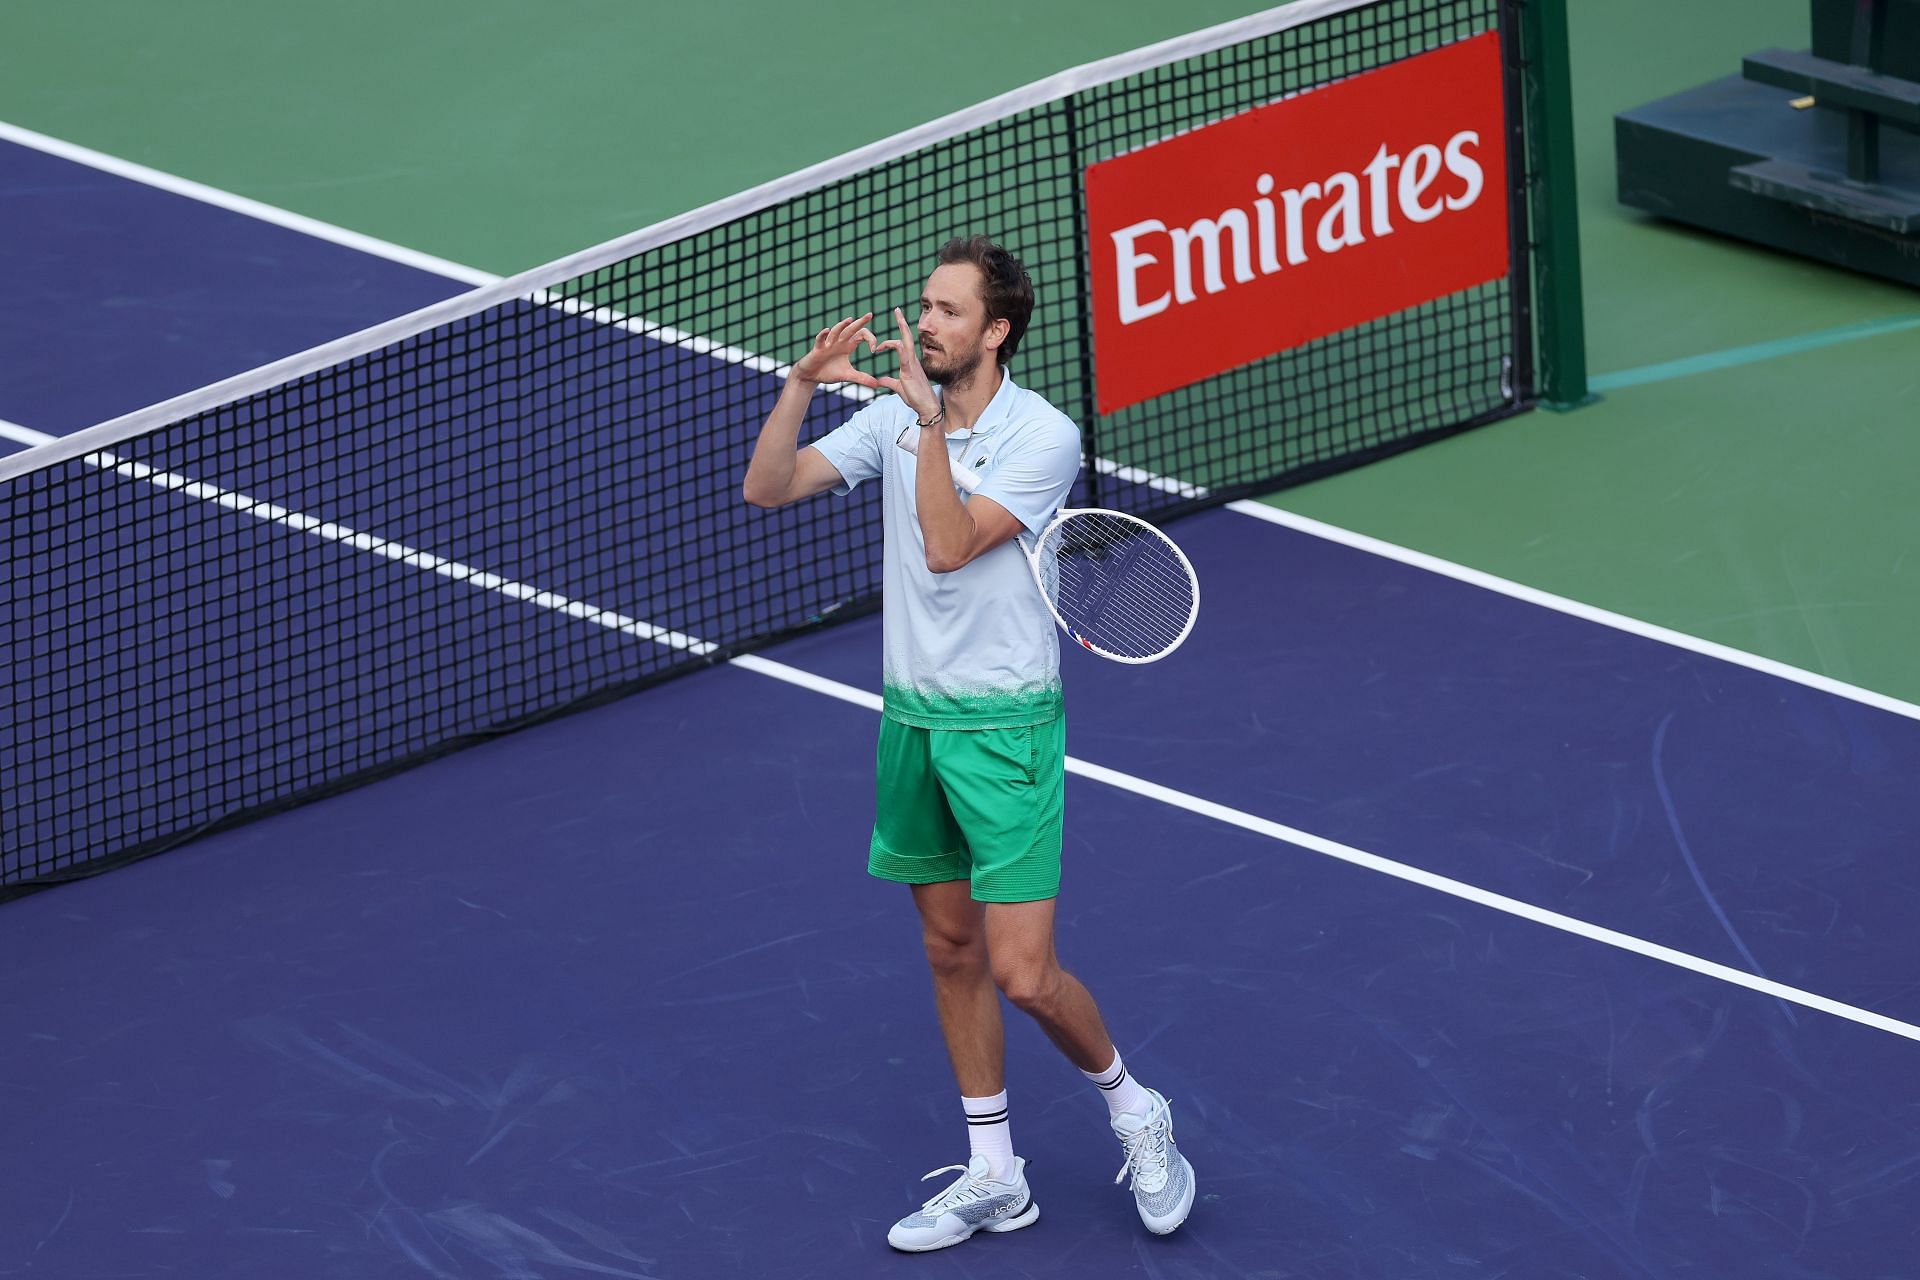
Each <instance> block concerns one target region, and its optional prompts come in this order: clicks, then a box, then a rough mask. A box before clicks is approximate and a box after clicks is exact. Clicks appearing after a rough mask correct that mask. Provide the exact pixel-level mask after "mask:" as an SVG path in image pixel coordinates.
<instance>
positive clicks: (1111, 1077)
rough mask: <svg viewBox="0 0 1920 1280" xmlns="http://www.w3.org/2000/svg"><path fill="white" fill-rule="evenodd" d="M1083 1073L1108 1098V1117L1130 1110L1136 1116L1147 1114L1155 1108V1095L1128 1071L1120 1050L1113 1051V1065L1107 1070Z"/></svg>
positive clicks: (1123, 1113) (1111, 1117)
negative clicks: (1141, 1085)
mask: <svg viewBox="0 0 1920 1280" xmlns="http://www.w3.org/2000/svg"><path fill="white" fill-rule="evenodd" d="M1080 1074H1081V1075H1083V1076H1085V1077H1086V1078H1087V1079H1089V1080H1091V1081H1093V1082H1094V1083H1095V1084H1097V1085H1099V1086H1100V1093H1101V1096H1103V1097H1105V1098H1106V1100H1107V1118H1108V1119H1109V1120H1111V1119H1113V1118H1114V1117H1115V1116H1120V1115H1125V1114H1127V1113H1129V1112H1131V1113H1132V1114H1134V1115H1136V1116H1145V1115H1146V1114H1147V1112H1149V1111H1151V1110H1153V1095H1152V1094H1150V1093H1148V1092H1147V1091H1146V1090H1145V1089H1143V1088H1141V1087H1140V1082H1139V1081H1138V1080H1135V1079H1134V1078H1133V1076H1132V1075H1131V1074H1130V1073H1129V1072H1128V1071H1127V1064H1126V1063H1124V1062H1122V1061H1120V1051H1119V1050H1118V1049H1115V1050H1114V1051H1113V1065H1112V1066H1110V1067H1108V1068H1107V1069H1106V1070H1105V1071H1082V1072H1081V1073H1080Z"/></svg>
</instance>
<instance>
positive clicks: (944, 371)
mask: <svg viewBox="0 0 1920 1280" xmlns="http://www.w3.org/2000/svg"><path fill="white" fill-rule="evenodd" d="M935 354H936V355H938V356H939V357H940V359H941V360H942V361H943V362H944V363H942V364H940V365H938V366H936V365H934V364H932V363H931V362H929V361H928V360H927V358H926V350H925V348H924V346H923V347H922V349H921V360H920V363H921V366H922V367H923V368H925V369H926V371H927V381H928V382H931V383H932V384H933V385H934V386H936V387H957V386H963V385H965V384H966V383H968V382H970V381H972V379H973V375H974V373H975V372H976V371H977V370H978V369H979V368H980V361H981V358H982V357H984V356H985V355H986V351H985V349H983V348H981V347H975V348H974V349H973V350H972V351H970V352H968V353H967V354H966V355H965V356H955V355H954V354H953V353H952V352H951V351H947V350H944V349H942V350H941V351H939V352H936V353H935Z"/></svg>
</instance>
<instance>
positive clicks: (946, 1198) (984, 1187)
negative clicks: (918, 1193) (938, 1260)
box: [887, 1156, 1040, 1253]
mask: <svg viewBox="0 0 1920 1280" xmlns="http://www.w3.org/2000/svg"><path fill="white" fill-rule="evenodd" d="M955 1172H957V1173H959V1175H960V1176H959V1177H958V1178H956V1179H955V1180H954V1182H953V1184H952V1185H951V1186H949V1187H948V1188H947V1189H946V1190H945V1191H942V1192H941V1193H940V1194H939V1195H937V1196H935V1197H933V1198H932V1199H931V1200H929V1201H927V1202H926V1203H925V1204H923V1205H921V1206H920V1208H919V1209H918V1210H916V1211H915V1212H913V1213H910V1214H908V1215H907V1216H906V1217H904V1218H902V1219H900V1221H898V1222H896V1223H894V1224H893V1230H891V1231H889V1232H887V1243H888V1244H890V1245H892V1246H893V1247H894V1248H896V1249H904V1250H906V1251H907V1252H909V1253H925V1252H927V1251H928V1250H930V1249H944V1248H946V1247H947V1246H948V1245H955V1244H959V1243H960V1242H961V1241H962V1240H965V1239H966V1238H967V1237H968V1236H970V1235H972V1234H973V1233H974V1232H976V1231H1018V1230H1019V1229H1020V1228H1021V1227H1030V1226H1032V1225H1033V1224H1034V1223H1035V1222H1038V1221H1039V1220H1040V1206H1039V1205H1037V1204H1035V1203H1034V1202H1033V1193H1032V1192H1031V1191H1029V1190H1028V1189H1027V1162H1026V1161H1025V1160H1022V1159H1020V1158H1019V1157H1018V1156H1015V1157H1014V1160H1013V1175H1012V1176H1011V1177H1009V1178H1007V1179H1006V1180H1005V1181H1004V1182H1002V1181H996V1180H995V1179H992V1178H989V1177H987V1159H986V1157H985V1156H975V1157H973V1159H972V1160H970V1161H968V1162H967V1163H966V1164H964V1165H958V1164H950V1165H948V1166H946V1167H945V1168H943V1169H935V1170H934V1171H933V1172H932V1173H929V1174H928V1175H926V1177H925V1178H922V1179H920V1181H922V1182H925V1181H926V1180H927V1178H937V1177H939V1176H940V1175H941V1174H943V1173H955Z"/></svg>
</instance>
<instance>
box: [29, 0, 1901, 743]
mask: <svg viewBox="0 0 1920 1280" xmlns="http://www.w3.org/2000/svg"><path fill="white" fill-rule="evenodd" d="M1347 2H1348V0H1339V3H1341V4H1345V3H1347ZM996 101H997V100H996ZM0 139H3V140H6V141H10V142H14V143H17V144H19V145H21V146H26V147H31V148H34V149H36V150H40V151H45V152H47V153H48V154H50V155H56V156H59V157H61V158H63V159H66V160H71V161H73V162H75V163H77V164H83V165H87V166H89V167H92V168H97V169H100V170H102V171H103V172H107V173H112V174H115V175H117V176H120V177H124V178H128V179H131V180H132V181H135V182H144V183H147V184H148V185H151V186H156V187H159V188H161V189H162V190H166V191H172V192H174V193H175V194H178V195H183V196H187V197H189V198H191V199H194V200H199V201H201V202H203V203H206V204H211V205H215V206H217V207H219V208H223V209H230V210H233V211H235V212H239V213H245V214H246V215H247V216H248V217H252V218H258V219H259V220H261V221H263V222H268V223H272V224H273V225H276V226H281V227H286V228H288V229H290V230H295V231H299V232H301V233H303V234H305V235H309V236H313V237H315V238H316V239H320V240H325V241H328V242H330V243H333V244H339V245H345V246H347V247H350V248H354V249H358V250H359V251H361V252H363V253H369V254H372V255H374V256H376V257H382V258H387V259H389V260H391V261H394V262H398V263H401V264H403V265H406V266H411V267H416V268H418V269H419V270H422V271H428V272H433V273H436V274H439V275H443V276H448V277H450V278H452V279H456V280H461V281H464V282H466V283H469V284H476V285H480V284H494V283H498V282H499V281H500V279H501V277H499V276H495V275H491V274H488V273H487V272H483V271H480V270H478V269H476V268H473V267H467V266H462V265H461V264H459V263H457V262H450V261H448V260H447V259H445V258H436V257H433V256H432V255H430V254H425V253H420V252H419V251H417V250H413V249H407V248H403V247H402V246H400V245H396V244H392V243H389V242H387V241H384V240H378V239H375V238H374V237H372V236H366V235H362V234H360V233H359V232H357V231H348V230H346V229H344V228H341V227H336V226H332V225H331V224H328V223H325V222H321V221H319V220H317V219H314V218H308V217H306V216H304V215H302V214H297V213H291V212H289V211H287V210H285V209H277V208H275V207H274V206H272V205H268V204H262V203H261V202H259V201H257V200H249V199H247V198H246V197H244V196H236V195H233V194H231V193H230V192H225V191H221V190H219V189H218V188H215V187H209V186H206V185H204V184H202V183H198V182H193V181H190V180H188V179H185V178H179V177H175V176H173V175H171V174H167V173H163V172H161V171H159V170H157V169H150V168H147V167H146V166H144V165H138V164H133V163H132V162H130V161H126V160H121V159H118V158H117V157H114V156H109V155H106V154H104V153H102V152H98V151H93V150H90V149H88V148H86V147H81V146H76V145H75V144H73V143H69V142H63V141H61V140H59V139H57V138H51V137H48V136H46V135H44V134H39V133H35V132H33V131H32V130H30V129H22V128H20V127H19V126H17V125H10V124H6V123H5V122H0ZM876 145H877V144H876ZM534 300H535V301H537V302H538V301H545V302H547V303H548V304H549V305H557V306H560V307H562V308H565V309H567V310H570V311H572V312H574V313H576V314H581V315H587V316H589V317H590V318H592V319H595V320H597V321H599V322H601V323H617V324H619V325H620V327H621V328H623V329H625V330H627V331H628V332H632V333H638V334H643V335H645V336H648V337H653V338H657V339H659V340H660V341H663V342H669V343H674V344H676V345H680V346H683V347H685V348H686V349H687V350H691V351H695V352H698V353H700V354H705V355H711V356H713V357H714V358H716V359H720V360H725V361H728V362H731V363H735V364H740V365H743V366H745V367H747V368H751V369H755V370H757V371H759V372H763V373H769V374H773V375H775V376H784V374H785V372H786V370H787V368H788V366H786V365H784V364H781V363H780V362H779V361H776V360H774V359H772V358H770V357H767V356H762V355H756V354H754V353H753V352H750V351H743V350H740V349H739V348H735V347H729V346H723V345H721V344H718V343H715V342H712V341H711V340H709V339H705V338H701V337H699V336H698V335H695V334H690V333H685V332H683V331H681V330H677V329H671V328H667V327H663V326H651V325H649V323H648V322H647V321H645V320H644V319H641V318H638V317H629V316H623V315H620V314H619V313H618V312H616V311H614V310H613V309H612V308H594V307H590V306H588V305H586V304H584V303H580V302H578V301H577V300H575V299H572V298H560V297H557V296H556V295H553V294H549V293H547V292H545V291H541V292H540V293H539V294H536V295H535V298H534ZM450 301H455V302H457V299H455V300H450ZM402 319H403V320H404V319H405V317H402ZM356 336H357V335H349V336H348V337H346V338H343V339H341V340H340V344H345V343H349V342H352V341H353V339H354V338H355V337H356ZM340 344H329V346H333V345H340ZM326 349H327V348H317V349H316V350H326ZM240 376H241V378H247V377H250V376H251V375H249V374H243V375H240ZM238 380H239V379H229V380H228V381H229V382H235V381H238ZM215 385H216V387H218V386H221V385H224V384H215ZM839 392H840V394H841V395H844V396H846V397H847V398H849V399H865V398H867V397H868V395H869V393H868V392H866V391H865V389H864V388H860V387H853V386H846V387H842V388H839ZM102 425H103V426H105V425H109V424H102ZM9 438H13V439H20V437H18V436H12V437H9ZM54 439H55V438H54V437H45V438H42V439H41V440H40V441H39V443H42V444H46V443H51V442H52V441H53V440H54ZM59 439H62V440H66V439H69V438H68V437H59ZM1095 466H1096V467H1097V468H1098V469H1099V470H1100V471H1101V472H1103V473H1104V474H1107V475H1112V476H1115V477H1117V478H1119V479H1121V480H1124V481H1127V482H1129V483H1133V484H1140V485H1145V486H1147V487H1149V488H1152V489H1156V490H1158V491H1160V492H1163V493H1170V494H1174V495H1176V496H1179V497H1183V498H1198V497H1204V496H1205V495H1206V492H1207V491H1206V489H1204V488H1203V487H1201V486H1199V485H1195V484H1189V483H1187V482H1185V481H1182V480H1177V479H1168V478H1166V477H1162V476H1157V475H1154V474H1153V473H1151V472H1148V471H1143V470H1141V469H1139V468H1136V467H1129V466H1125V465H1123V464H1121V463H1118V462H1114V461H1111V460H1109V459H1105V458H1101V459H1097V460H1096V461H1095ZM1227 509H1228V510H1230V511H1235V512H1238V513H1240V514H1241V515H1245V516H1252V517H1253V518H1255V519H1258V520H1265V521H1267V522H1268V523H1270V524H1278V525H1283V526H1285V527H1287V528H1289V529H1292V530H1294V531H1296V532H1299V533H1305V534H1308V535H1310V536H1312V537H1316V538H1321V539H1324V540H1326V541H1328V542H1334V543H1338V544H1340V545H1342V546H1346V547H1351V548H1353V549H1355V550H1358V551H1364V552H1366V553H1368V554H1370V555H1377V556H1381V557H1383V558H1385V559H1388V560H1394V561H1397V562H1399V563H1401V564H1406V565H1411V566H1413V567H1415V568H1418V569H1424V570H1426V571H1427V572H1429V573H1436V574H1439V575H1441V576H1443V577H1448V578H1452V579H1454V580H1455V581H1458V582H1465V583H1468V584H1470V585H1472V586H1476V587H1480V588H1482V589H1484V590H1487V591H1492V592H1495V593H1497V594H1500V595H1504V596H1508V597H1511V598H1513V599H1516V600H1523V601H1525V602H1527V603H1528V604H1532V605H1535V606H1537V607H1539V608H1542V609H1550V610H1553V611H1554V612H1556V613H1564V614H1568V615H1570V616H1572V617H1576V618H1581V619H1583V620H1585V621H1587V622H1592V623H1596V624H1598V625H1600V626H1603V627H1609V628H1612V629H1613V630H1616V631H1623V632H1626V633H1627V634H1629V635H1636V636H1639V637H1641V638H1642V639H1646V640H1653V641H1655V642H1657V643H1660V644H1665V645H1670V646H1672V647H1674V648H1677V649H1684V650H1686V651H1688V652H1691V653H1698V654H1701V655H1703V656H1706V657H1709V658H1715V659H1718V660H1719V661H1722V662H1727V663H1731V664H1733V665H1735V666H1741V667H1746V668H1748V669H1749V670H1752V671H1759V672H1762V673H1764V674H1766V675H1770V676H1773V677H1775V678H1776V679H1780V680H1786V681H1788V682H1790V683H1793V684H1799V685H1804V686H1806V687H1807V688H1810V689H1818V690H1819V691H1821V692H1822V693H1827V694H1831V695H1833V696H1834V697H1838V698H1845V699H1848V700H1849V701H1853V702H1859V703H1862V704H1864V705H1866V706H1870V707H1874V708H1876V709H1878V710H1881V711H1886V712H1890V713H1892V714H1894V715H1898V716H1904V717H1906V718H1907V719H1910V720H1920V704H1915V703H1911V702H1906V701H1903V700H1901V699H1899V698H1895V697H1892V696H1890V695H1888V694H1883V693H1877V692H1875V691H1873V690H1871V689H1866V688H1862V687H1861V686H1859V685H1853V684H1848V683H1846V682H1845V681H1842V680H1836V679H1834V678H1833V677H1831V676H1825V675H1821V674H1819V673H1818V672H1814V671H1808V670H1806V669H1805V668H1802V667H1795V666H1792V665H1790V664H1788V663H1784V662H1780V661H1777V660H1775V659H1773V658H1765V657H1761V656H1760V655H1759V654H1755V653H1748V652H1747V651H1746V650H1744V649H1735V648H1733V647H1732V646H1730V645H1724V644H1720V643H1718V642H1717V641H1713V640H1705V639H1702V638H1700V637H1698V636H1692V635H1688V634H1687V633H1685V632H1682V631H1675V630H1672V629H1671V628H1668V627H1662V626H1657V625H1655V624H1653V623H1650V622H1642V621H1641V620H1640V619H1638V618H1633V617H1630V616H1628V615H1626V614H1622V613H1615V612H1613V611H1612V610H1609V609H1602V608H1600V607H1598V606H1596V605H1588V604H1583V603H1581V602H1580V601H1577V600H1571V599H1568V598H1567V597H1565V596H1558V595H1554V594H1553V593H1551V592H1547V591H1542V590H1539V589H1537V588H1534V587H1529V586H1525V585H1523V584H1521V583H1518V582H1514V581H1512V580H1510V579H1507V578H1502V577H1498V576H1496V575H1494V574H1491V573H1486V572H1483V571H1482V570H1479V569H1472V568H1468V567H1467V566H1465V565H1461V564H1456V563H1454V562H1453V561H1450V560H1443V559H1441V558H1440V557H1438V556H1432V555H1428V554H1426V553H1424V552H1419V551H1413V550H1410V549H1408V548H1405V547H1401V546H1397V545H1395V544H1393V543H1390V542H1386V541H1383V540H1381V539H1378V538H1374V537H1370V536H1368V535H1367V534H1363V533H1356V532H1353V531H1352V530H1348V529H1343V528H1340V527H1339V526H1337V525H1331V524H1326V523H1324V522H1322V521H1319V520H1313V519H1310V518H1308V517H1306V516H1301V515H1295V514H1293V513H1292V512H1288V511H1282V510H1281V509H1279V508H1277V507H1271V506H1268V505H1266V504H1265V503H1260V502H1250V501H1241V502H1232V503H1228V504H1227Z"/></svg>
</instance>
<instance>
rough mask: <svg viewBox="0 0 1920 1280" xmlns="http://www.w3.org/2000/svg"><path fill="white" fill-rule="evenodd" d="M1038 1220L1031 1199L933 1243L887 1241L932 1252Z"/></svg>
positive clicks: (898, 1246)
mask: <svg viewBox="0 0 1920 1280" xmlns="http://www.w3.org/2000/svg"><path fill="white" fill-rule="evenodd" d="M1038 1221H1040V1202H1039V1201H1038V1200H1029V1201H1027V1208H1026V1212H1024V1213H1021V1214H1018V1215H1016V1216H1014V1217H1011V1218H1008V1219H1007V1220H1006V1221H1004V1222H984V1223H981V1224H980V1225H979V1226H977V1227H975V1228H974V1229H973V1231H966V1232H962V1233H961V1234H959V1235H957V1236H947V1237H945V1238H943V1239H940V1240H935V1241H933V1242H932V1243H931V1244H896V1243H894V1241H893V1240H891V1239H889V1240H888V1241H887V1244H888V1245H889V1246H890V1247H892V1248H895V1249H898V1250H900V1252H902V1253H932V1252H933V1251H934V1250H935V1249H951V1248H952V1247H953V1246H954V1245H956V1244H959V1243H961V1242H962V1241H965V1240H971V1239H972V1238H973V1234H974V1231H993V1232H1000V1231H1018V1230H1019V1229H1020V1228H1022V1227H1030V1226H1032V1225H1033V1224H1034V1223H1036V1222H1038ZM1168 1230H1172V1228H1171V1227H1169V1228H1168Z"/></svg>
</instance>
